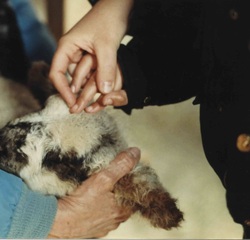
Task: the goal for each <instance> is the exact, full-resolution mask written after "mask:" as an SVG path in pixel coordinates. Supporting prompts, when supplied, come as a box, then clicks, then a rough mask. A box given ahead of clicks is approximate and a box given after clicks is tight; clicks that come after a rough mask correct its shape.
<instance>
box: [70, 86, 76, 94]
mask: <svg viewBox="0 0 250 240" xmlns="http://www.w3.org/2000/svg"><path fill="white" fill-rule="evenodd" d="M70 88H71V91H72V93H75V92H76V87H75V86H74V85H71V87H70Z"/></svg>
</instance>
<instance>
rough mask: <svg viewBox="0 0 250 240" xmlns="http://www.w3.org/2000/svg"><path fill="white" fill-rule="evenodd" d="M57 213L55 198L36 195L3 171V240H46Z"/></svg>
mask: <svg viewBox="0 0 250 240" xmlns="http://www.w3.org/2000/svg"><path fill="white" fill-rule="evenodd" d="M56 210H57V200H56V198H55V197H52V196H44V195H42V194H39V193H36V192H33V191H31V190H29V189H28V188H27V186H26V184H24V183H23V182H22V180H21V179H20V178H18V177H16V176H14V175H11V174H8V173H6V172H4V171H2V170H0V238H12V239H13V238H33V239H34V238H46V237H47V235H48V233H49V231H50V229H51V226H52V224H53V221H54V218H55V214H56Z"/></svg>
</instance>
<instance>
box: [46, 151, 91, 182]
mask: <svg viewBox="0 0 250 240" xmlns="http://www.w3.org/2000/svg"><path fill="white" fill-rule="evenodd" d="M84 160H85V159H84V157H79V156H78V155H77V153H76V152H75V151H74V150H71V151H69V152H66V153H61V151H60V149H59V148H57V149H53V150H51V151H49V152H48V153H47V154H46V155H45V157H44V158H43V162H42V166H43V167H44V168H46V169H48V170H49V171H52V172H55V173H56V174H57V176H58V177H59V179H61V180H62V181H72V182H74V183H76V184H80V183H81V182H82V181H84V180H86V179H87V176H88V170H87V169H84V168H83V163H84Z"/></svg>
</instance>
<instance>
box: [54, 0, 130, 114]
mask: <svg viewBox="0 0 250 240" xmlns="http://www.w3.org/2000/svg"><path fill="white" fill-rule="evenodd" d="M132 5H133V0H100V1H98V3H97V4H96V5H95V6H94V7H93V8H92V9H91V10H90V11H89V12H88V13H87V14H86V15H85V16H84V17H83V18H82V19H81V20H80V21H79V22H78V23H77V24H76V25H75V26H74V27H73V28H72V29H71V30H70V31H69V32H68V33H66V34H65V35H64V36H63V37H62V38H61V39H60V41H59V44H58V49H57V51H56V53H55V55H54V58H53V61H52V66H51V71H50V79H51V81H52V83H53V84H54V86H55V87H56V88H57V90H58V91H59V92H60V93H61V95H62V97H63V98H64V100H65V101H66V102H67V104H68V106H69V107H70V108H71V110H72V112H79V111H81V110H83V109H84V108H85V107H86V106H87V104H88V102H89V99H92V98H93V96H94V95H95V93H97V92H100V93H102V94H107V93H110V92H111V91H112V90H114V88H115V85H117V84H116V83H115V79H116V75H117V71H118V66H117V59H116V53H117V49H118V47H119V44H120V42H121V40H122V38H123V37H124V34H125V33H126V30H127V22H128V16H129V13H130V11H131V8H132ZM84 53H89V54H91V55H93V56H94V58H93V59H95V61H93V62H90V61H89V59H88V58H86V57H85V55H84ZM68 69H69V70H70V73H71V74H72V77H73V80H72V85H71V86H69V84H68V81H67V79H66V77H65V73H66V72H67V70H68ZM93 71H94V72H95V81H92V83H91V84H88V86H85V84H86V83H87V82H88V80H89V78H88V77H89V76H90V75H91V74H92V73H93ZM83 86H85V88H87V90H86V91H85V95H81V96H80V97H79V99H78V100H77V98H76V95H75V94H74V92H78V91H79V89H80V88H81V87H83ZM116 88H117V89H118V88H121V85H120V86H119V87H118V86H116Z"/></svg>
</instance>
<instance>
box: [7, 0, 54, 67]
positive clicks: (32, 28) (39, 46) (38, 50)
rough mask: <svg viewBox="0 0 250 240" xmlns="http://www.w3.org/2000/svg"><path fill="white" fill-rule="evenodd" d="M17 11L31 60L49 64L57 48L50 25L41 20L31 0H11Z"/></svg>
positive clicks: (25, 45)
mask: <svg viewBox="0 0 250 240" xmlns="http://www.w3.org/2000/svg"><path fill="white" fill-rule="evenodd" d="M9 2H10V4H11V6H12V8H13V10H14V11H15V14H16V18H17V22H18V25H19V28H20V31H21V35H22V39H23V42H24V47H25V50H26V53H27V55H28V57H29V59H30V60H31V61H39V60H44V61H45V62H47V63H48V64H50V63H51V59H52V57H53V55H54V52H55V49H56V41H55V39H54V37H53V35H52V34H51V32H50V31H49V29H48V27H47V26H46V25H45V24H44V23H43V22H41V21H40V20H39V19H38V18H37V16H36V12H35V10H34V8H33V6H32V5H31V3H30V1H29V0H9Z"/></svg>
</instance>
